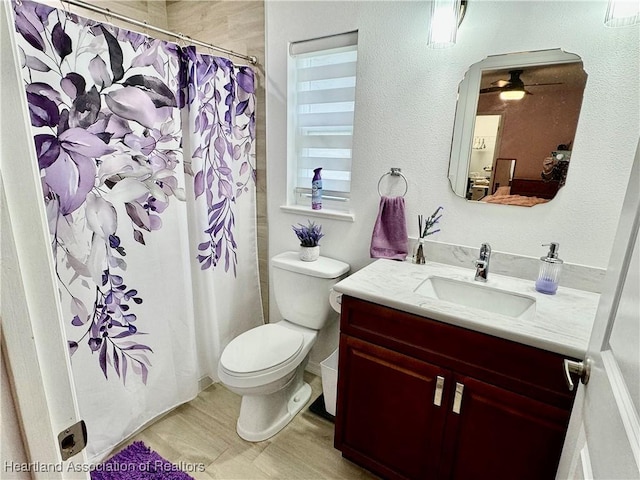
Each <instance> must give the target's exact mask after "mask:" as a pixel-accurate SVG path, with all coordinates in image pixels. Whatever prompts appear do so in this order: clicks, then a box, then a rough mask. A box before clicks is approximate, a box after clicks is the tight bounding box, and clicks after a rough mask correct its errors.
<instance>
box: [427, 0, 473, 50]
mask: <svg viewBox="0 0 640 480" xmlns="http://www.w3.org/2000/svg"><path fill="white" fill-rule="evenodd" d="M466 11H467V0H432V2H431V22H430V24H429V39H428V41H427V45H428V46H429V47H430V48H446V47H452V46H453V45H455V43H456V36H457V33H458V27H459V26H460V24H461V23H462V19H463V18H464V14H465V13H466Z"/></svg>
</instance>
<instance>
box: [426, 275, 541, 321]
mask: <svg viewBox="0 0 640 480" xmlns="http://www.w3.org/2000/svg"><path fill="white" fill-rule="evenodd" d="M414 292H415V293H417V294H419V295H424V296H425V297H430V298H435V299H437V300H442V301H445V302H449V303H454V304H456V305H460V306H463V307H467V308H473V309H478V310H484V311H486V312H491V313H496V314H499V315H506V316H509V317H513V318H520V319H524V318H533V316H535V313H536V299H535V298H533V297H528V296H526V295H521V294H519V293H513V292H509V291H507V290H500V289H497V288H493V287H490V286H487V285H484V284H480V283H471V282H464V281H461V280H454V279H452V278H446V277H437V276H433V277H429V278H427V279H426V280H425V281H424V282H422V283H421V284H420V285H418V286H417V287H416V289H415V290H414Z"/></svg>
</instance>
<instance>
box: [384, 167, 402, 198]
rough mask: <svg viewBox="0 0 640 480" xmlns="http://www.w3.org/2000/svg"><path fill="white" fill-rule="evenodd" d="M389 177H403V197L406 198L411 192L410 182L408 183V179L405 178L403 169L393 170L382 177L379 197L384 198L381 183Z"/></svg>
mask: <svg viewBox="0 0 640 480" xmlns="http://www.w3.org/2000/svg"><path fill="white" fill-rule="evenodd" d="M387 175H391V176H392V177H402V179H403V180H404V193H403V194H402V195H401V197H404V196H405V195H406V194H407V191H408V190H409V182H408V181H407V177H405V176H404V174H403V173H402V169H401V168H391V170H390V171H388V172H387V173H385V174H383V175H382V176H381V177H380V180H378V195H380V196H382V192H381V191H380V183H381V182H382V179H383V178H384V177H386V176H387Z"/></svg>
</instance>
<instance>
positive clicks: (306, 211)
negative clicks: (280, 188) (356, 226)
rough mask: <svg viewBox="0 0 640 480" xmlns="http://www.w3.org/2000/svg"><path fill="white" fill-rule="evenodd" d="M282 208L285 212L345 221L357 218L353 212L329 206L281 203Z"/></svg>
mask: <svg viewBox="0 0 640 480" xmlns="http://www.w3.org/2000/svg"><path fill="white" fill-rule="evenodd" d="M280 210H282V211H283V212H285V213H295V214H297V215H308V216H310V217H321V218H331V219H332V220H341V221H343V222H354V221H355V219H356V217H355V215H354V214H353V213H349V212H342V211H340V210H330V209H328V208H323V209H322V210H313V209H312V208H311V207H305V206H302V205H281V206H280Z"/></svg>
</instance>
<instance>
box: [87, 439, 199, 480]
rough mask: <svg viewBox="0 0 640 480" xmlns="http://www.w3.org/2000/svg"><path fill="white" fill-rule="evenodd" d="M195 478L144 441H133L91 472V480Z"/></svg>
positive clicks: (176, 479) (172, 479)
mask: <svg viewBox="0 0 640 480" xmlns="http://www.w3.org/2000/svg"><path fill="white" fill-rule="evenodd" d="M142 479H145V480H150V479H153V480H194V479H193V477H191V476H190V475H187V474H186V473H185V472H183V471H182V470H180V469H179V468H178V467H177V466H176V465H174V464H173V463H171V462H169V461H168V460H165V459H164V458H162V457H161V456H160V455H158V453H157V452H154V451H153V450H151V449H150V448H149V447H147V446H146V445H145V444H144V443H143V442H133V443H132V444H131V445H129V446H128V447H127V448H125V449H124V450H122V451H120V452H118V453H117V454H116V455H114V456H113V457H111V458H110V459H109V460H107V461H106V462H104V463H102V464H100V465H97V466H96V467H95V470H93V471H92V472H91V480H142Z"/></svg>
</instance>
